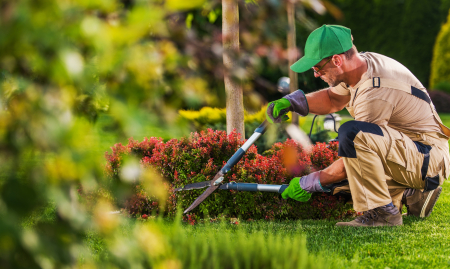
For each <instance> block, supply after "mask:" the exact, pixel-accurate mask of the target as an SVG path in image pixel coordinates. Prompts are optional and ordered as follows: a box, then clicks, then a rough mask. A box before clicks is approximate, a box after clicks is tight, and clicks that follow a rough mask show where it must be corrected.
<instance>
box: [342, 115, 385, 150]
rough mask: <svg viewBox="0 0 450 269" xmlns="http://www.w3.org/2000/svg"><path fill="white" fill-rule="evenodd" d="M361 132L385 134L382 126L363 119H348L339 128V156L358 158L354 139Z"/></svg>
mask: <svg viewBox="0 0 450 269" xmlns="http://www.w3.org/2000/svg"><path fill="white" fill-rule="evenodd" d="M359 132H363V133H371V134H375V135H379V136H384V135H383V131H382V130H381V128H380V126H378V125H376V124H373V123H369V122H363V121H348V122H346V123H344V124H343V125H342V126H341V127H340V128H339V152H338V154H339V156H340V157H346V158H356V149H355V144H354V142H353V141H354V140H355V137H356V135H357V134H358V133H359Z"/></svg>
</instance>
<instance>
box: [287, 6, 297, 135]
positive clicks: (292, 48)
mask: <svg viewBox="0 0 450 269" xmlns="http://www.w3.org/2000/svg"><path fill="white" fill-rule="evenodd" d="M295 2H296V1H295V0H288V1H287V15H288V34H287V49H288V61H289V67H290V66H291V65H293V64H294V63H295V61H297V57H298V55H297V47H296V44H295V39H296V38H295V15H294V14H295ZM289 78H290V84H289V88H290V90H291V92H295V91H296V90H298V76H297V73H295V72H294V71H292V70H291V68H289ZM292 124H295V125H297V126H298V114H297V113H292Z"/></svg>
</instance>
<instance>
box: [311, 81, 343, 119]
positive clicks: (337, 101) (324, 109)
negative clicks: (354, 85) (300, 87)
mask: <svg viewBox="0 0 450 269" xmlns="http://www.w3.org/2000/svg"><path fill="white" fill-rule="evenodd" d="M306 100H307V101H308V106H309V112H310V113H313V114H317V115H325V114H330V113H333V112H336V111H340V110H342V109H344V107H345V106H346V105H347V104H348V102H349V101H350V95H339V94H335V93H333V92H332V91H331V88H327V89H323V90H320V91H317V92H313V93H308V94H307V95H306Z"/></svg>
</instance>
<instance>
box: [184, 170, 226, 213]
mask: <svg viewBox="0 0 450 269" xmlns="http://www.w3.org/2000/svg"><path fill="white" fill-rule="evenodd" d="M220 177H223V173H222V171H219V172H218V173H217V174H216V176H215V177H214V178H213V179H212V180H210V181H205V182H207V183H209V185H210V187H209V188H207V189H206V191H204V192H203V193H202V194H201V195H200V196H199V197H197V199H195V201H194V202H193V203H192V204H191V205H190V206H189V207H188V208H187V209H186V210H185V211H184V212H183V214H186V213H187V212H189V211H191V210H192V209H194V208H196V207H197V206H198V205H199V204H200V203H201V202H203V201H204V200H205V199H206V197H208V196H209V195H210V194H211V193H213V192H214V191H215V190H216V189H217V188H219V186H220V184H219V185H214V182H215V181H216V180H217V179H218V178H220Z"/></svg>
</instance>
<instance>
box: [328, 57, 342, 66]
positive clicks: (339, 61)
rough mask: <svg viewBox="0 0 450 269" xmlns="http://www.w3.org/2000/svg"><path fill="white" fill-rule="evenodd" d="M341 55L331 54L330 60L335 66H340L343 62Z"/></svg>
mask: <svg viewBox="0 0 450 269" xmlns="http://www.w3.org/2000/svg"><path fill="white" fill-rule="evenodd" d="M342 56H343V55H342V54H336V55H333V58H332V59H331V61H332V62H333V64H334V65H335V66H336V67H340V66H341V65H342V62H343V59H342Z"/></svg>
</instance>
